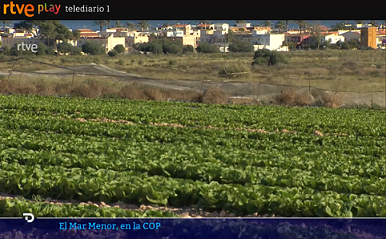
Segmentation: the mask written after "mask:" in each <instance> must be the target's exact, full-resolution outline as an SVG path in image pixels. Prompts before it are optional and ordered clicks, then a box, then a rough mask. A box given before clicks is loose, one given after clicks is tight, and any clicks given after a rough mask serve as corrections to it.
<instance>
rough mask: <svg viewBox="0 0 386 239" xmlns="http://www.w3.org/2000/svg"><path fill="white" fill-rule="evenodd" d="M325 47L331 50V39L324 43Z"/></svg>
mask: <svg viewBox="0 0 386 239" xmlns="http://www.w3.org/2000/svg"><path fill="white" fill-rule="evenodd" d="M323 46H324V47H325V48H330V47H331V39H328V40H327V41H324V42H323Z"/></svg>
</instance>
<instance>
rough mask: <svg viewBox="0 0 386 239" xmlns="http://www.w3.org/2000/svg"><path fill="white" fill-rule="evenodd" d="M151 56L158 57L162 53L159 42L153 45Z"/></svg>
mask: <svg viewBox="0 0 386 239" xmlns="http://www.w3.org/2000/svg"><path fill="white" fill-rule="evenodd" d="M152 52H153V54H155V55H160V54H162V53H163V47H162V44H161V43H160V42H156V43H154V44H153V50H152Z"/></svg>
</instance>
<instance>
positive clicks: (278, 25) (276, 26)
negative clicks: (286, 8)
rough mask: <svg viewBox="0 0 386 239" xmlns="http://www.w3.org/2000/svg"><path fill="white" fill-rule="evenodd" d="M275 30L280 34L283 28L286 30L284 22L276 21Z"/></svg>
mask: <svg viewBox="0 0 386 239" xmlns="http://www.w3.org/2000/svg"><path fill="white" fill-rule="evenodd" d="M275 28H277V29H279V31H280V32H281V31H282V30H283V29H284V28H286V25H285V22H284V21H283V20H280V21H278V22H277V23H276V24H275Z"/></svg>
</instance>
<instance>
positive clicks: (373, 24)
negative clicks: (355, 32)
mask: <svg viewBox="0 0 386 239" xmlns="http://www.w3.org/2000/svg"><path fill="white" fill-rule="evenodd" d="M370 24H371V26H373V27H377V26H378V22H377V21H376V20H370Z"/></svg>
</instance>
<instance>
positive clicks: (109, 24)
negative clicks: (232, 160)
mask: <svg viewBox="0 0 386 239" xmlns="http://www.w3.org/2000/svg"><path fill="white" fill-rule="evenodd" d="M107 27H108V28H110V27H111V20H107Z"/></svg>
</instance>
